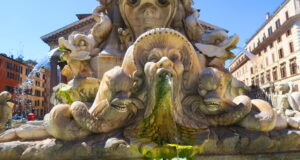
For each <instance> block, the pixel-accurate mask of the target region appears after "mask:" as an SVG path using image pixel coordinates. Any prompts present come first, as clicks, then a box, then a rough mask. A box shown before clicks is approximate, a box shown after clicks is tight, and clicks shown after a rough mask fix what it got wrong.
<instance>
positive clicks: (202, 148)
mask: <svg viewBox="0 0 300 160" xmlns="http://www.w3.org/2000/svg"><path fill="white" fill-rule="evenodd" d="M116 135H120V134H116V133H114V134H110V135H94V136H90V137H88V138H86V139H83V140H79V141H71V142H65V141H59V140H55V139H46V140H41V141H31V142H20V141H14V142H7V143H0V159H10V160H14V159H16V160H17V159H22V160H27V159H28V160H40V159H42V160H70V159H72V160H77V159H78V160H82V159H91V160H100V159H105V160H124V159H144V158H145V157H144V156H143V155H141V154H140V153H139V152H138V151H136V150H135V149H133V148H130V147H126V146H121V147H114V148H105V147H104V146H105V142H106V140H107V139H108V138H109V137H115V136H116ZM117 137H118V136H117ZM192 157H193V159H205V160H297V159H300V131H298V130H279V131H272V132H269V133H261V132H251V131H246V130H244V129H241V128H214V129H211V134H210V136H209V138H208V139H207V140H205V142H204V143H203V144H200V145H199V146H198V150H197V153H195V154H194V155H193V156H192Z"/></svg>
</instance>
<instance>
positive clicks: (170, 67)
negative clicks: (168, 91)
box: [145, 48, 184, 79]
mask: <svg viewBox="0 0 300 160" xmlns="http://www.w3.org/2000/svg"><path fill="white" fill-rule="evenodd" d="M183 71H184V66H183V63H182V61H181V54H180V52H179V51H178V50H177V49H168V48H163V49H160V48H155V49H153V50H151V52H150V54H149V56H148V61H147V63H146V64H145V74H146V75H147V76H148V77H153V78H154V79H155V78H157V77H159V76H160V75H161V74H164V73H166V74H169V75H170V76H171V77H173V78H175V79H176V78H177V77H181V76H182V74H183Z"/></svg>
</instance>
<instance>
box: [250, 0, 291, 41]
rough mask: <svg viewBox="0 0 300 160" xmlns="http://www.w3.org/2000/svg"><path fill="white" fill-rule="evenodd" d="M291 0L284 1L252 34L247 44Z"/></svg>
mask: <svg viewBox="0 0 300 160" xmlns="http://www.w3.org/2000/svg"><path fill="white" fill-rule="evenodd" d="M289 1H290V0H284V2H282V3H281V5H280V6H279V7H278V8H277V9H276V10H275V11H274V12H273V14H272V15H271V17H270V18H269V19H268V20H266V21H265V22H264V23H263V24H262V25H261V27H259V29H258V30H257V31H256V32H255V33H254V34H253V35H252V36H251V38H250V39H249V40H247V42H246V44H248V43H249V42H250V41H251V40H253V39H254V37H255V36H256V35H257V34H258V33H259V32H260V31H261V30H262V28H264V27H265V26H266V25H267V24H268V23H269V22H270V21H271V20H272V19H273V18H274V16H275V15H276V14H277V13H278V12H279V11H280V10H281V9H282V8H283V7H284V6H285V5H286V4H287V3H288V2H289Z"/></svg>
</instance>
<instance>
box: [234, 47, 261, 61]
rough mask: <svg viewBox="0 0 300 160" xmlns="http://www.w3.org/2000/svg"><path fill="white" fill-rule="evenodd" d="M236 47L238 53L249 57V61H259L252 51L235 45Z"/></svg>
mask: <svg viewBox="0 0 300 160" xmlns="http://www.w3.org/2000/svg"><path fill="white" fill-rule="evenodd" d="M237 49H238V50H239V53H243V54H245V55H246V56H247V57H248V58H249V59H250V61H251V63H253V64H255V63H257V62H259V61H260V59H259V57H258V56H256V55H254V54H253V53H251V52H249V51H247V50H246V49H243V48H240V47H237Z"/></svg>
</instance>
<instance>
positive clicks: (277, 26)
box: [229, 0, 300, 92]
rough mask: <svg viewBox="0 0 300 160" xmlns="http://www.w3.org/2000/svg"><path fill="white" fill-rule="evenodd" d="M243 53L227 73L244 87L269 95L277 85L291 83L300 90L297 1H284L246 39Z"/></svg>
mask: <svg viewBox="0 0 300 160" xmlns="http://www.w3.org/2000/svg"><path fill="white" fill-rule="evenodd" d="M245 50H246V52H251V53H253V54H254V55H256V58H251V57H250V58H249V57H247V56H246V55H245V54H244V53H240V54H239V55H238V56H237V57H236V58H235V59H234V60H233V62H232V63H231V64H230V66H229V71H230V72H231V73H232V74H233V76H234V77H236V78H237V79H238V80H241V81H243V82H244V83H245V84H246V85H248V86H258V87H259V88H260V89H262V90H263V91H265V92H271V90H272V88H273V89H274V86H275V85H276V84H279V83H284V82H293V83H294V84H295V85H296V86H297V85H298V87H300V75H299V73H300V72H299V71H300V70H299V60H300V56H299V55H300V1H299V0H286V1H284V2H283V3H282V4H281V5H280V6H279V8H278V9H277V10H276V11H275V12H274V13H273V14H272V15H270V14H267V15H266V22H265V23H264V24H263V25H262V26H261V27H260V28H259V30H258V31H257V32H256V33H255V34H254V35H253V36H252V37H251V38H250V39H249V40H248V42H247V44H246V47H245Z"/></svg>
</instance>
